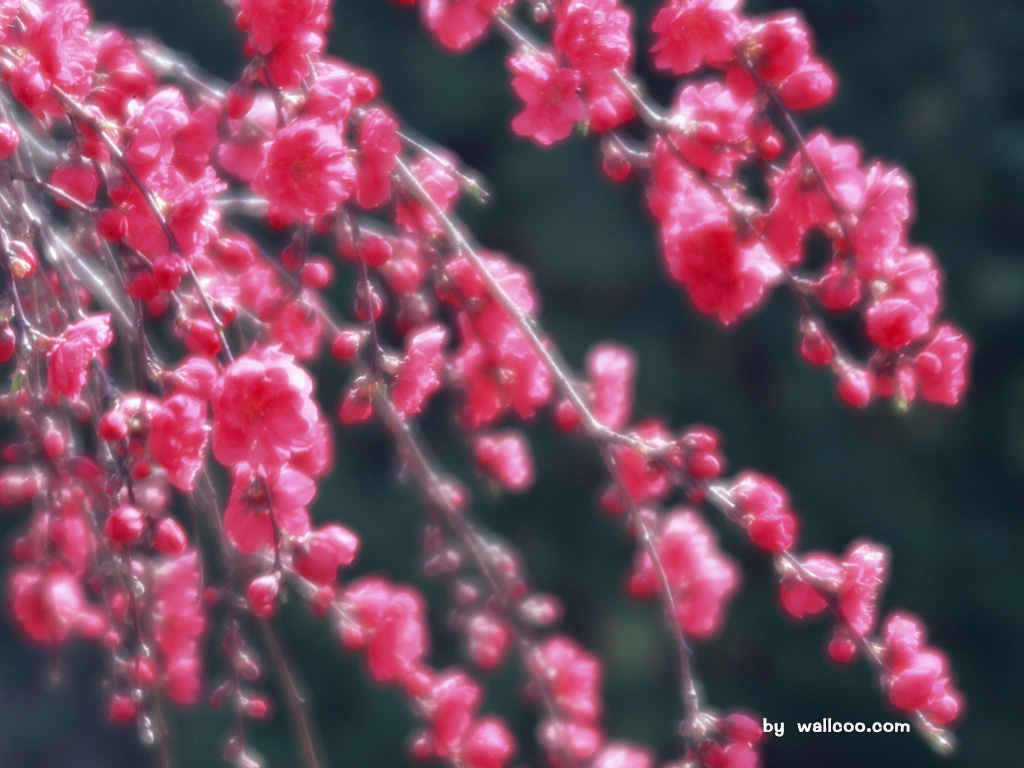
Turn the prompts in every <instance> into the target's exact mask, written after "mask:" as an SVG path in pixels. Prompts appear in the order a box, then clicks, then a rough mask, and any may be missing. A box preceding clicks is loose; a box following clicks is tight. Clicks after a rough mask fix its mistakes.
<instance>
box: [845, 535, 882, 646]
mask: <svg viewBox="0 0 1024 768" xmlns="http://www.w3.org/2000/svg"><path fill="white" fill-rule="evenodd" d="M842 566H843V583H842V585H841V586H840V589H839V612H840V614H842V617H843V619H844V620H845V622H846V625H847V627H848V628H849V629H850V631H852V632H853V633H854V634H857V635H861V636H863V635H866V634H867V633H868V632H870V631H871V630H872V629H873V628H874V626H875V619H876V612H877V607H878V605H877V604H878V597H879V593H880V592H881V590H882V588H883V587H884V586H885V582H886V580H887V579H888V578H889V552H888V550H886V549H885V548H884V547H881V546H879V545H878V544H875V543H873V542H862V543H857V542H855V543H854V544H851V545H850V549H849V550H848V551H847V553H846V554H845V555H844V556H843V562H842Z"/></svg>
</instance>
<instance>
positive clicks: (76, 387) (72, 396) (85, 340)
mask: <svg viewBox="0 0 1024 768" xmlns="http://www.w3.org/2000/svg"><path fill="white" fill-rule="evenodd" d="M113 341H114V334H113V332H112V331H111V330H110V315H107V314H104V315H92V316H91V317H88V318H86V319H85V320H80V321H79V322H77V323H75V324H73V325H70V326H68V327H67V328H66V329H65V330H64V332H63V333H62V334H61V335H60V337H59V338H58V339H57V340H56V341H55V342H54V344H53V346H52V347H50V351H49V352H47V359H48V367H47V379H46V380H47V386H48V387H49V389H50V393H51V394H52V395H53V396H54V397H60V395H65V396H66V397H67V398H68V399H69V400H71V401H72V402H78V397H79V395H81V393H82V388H83V387H84V386H85V382H86V380H87V379H88V376H89V365H90V364H91V363H92V362H93V360H94V359H95V358H96V355H97V354H98V353H99V351H100V350H101V349H105V348H107V347H109V346H110V344H111V343H112V342H113Z"/></svg>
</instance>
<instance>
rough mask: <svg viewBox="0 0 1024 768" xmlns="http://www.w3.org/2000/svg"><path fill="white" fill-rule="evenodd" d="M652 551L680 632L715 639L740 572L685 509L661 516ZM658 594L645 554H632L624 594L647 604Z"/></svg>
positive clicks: (702, 524) (701, 523) (701, 522)
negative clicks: (665, 580)
mask: <svg viewBox="0 0 1024 768" xmlns="http://www.w3.org/2000/svg"><path fill="white" fill-rule="evenodd" d="M655 547H656V549H657V551H658V557H659V560H660V561H661V567H662V568H664V570H665V574H666V575H667V576H668V581H669V584H671V585H672V589H673V593H672V599H673V602H674V603H675V609H676V616H677V618H678V620H679V624H680V626H681V627H682V628H683V631H684V632H685V633H686V634H687V636H688V637H692V638H694V639H697V640H701V639H707V638H710V637H712V636H714V635H716V634H717V633H718V631H719V630H720V629H721V627H722V624H723V623H724V622H725V612H726V609H727V606H728V604H729V601H731V600H732V598H733V596H734V595H735V594H736V592H737V591H738V590H739V586H740V571H739V568H737V566H736V564H735V563H733V562H732V560H730V559H729V558H728V557H727V556H726V555H725V554H723V553H722V552H721V551H720V550H719V549H718V545H717V543H716V541H715V536H714V534H713V533H712V532H711V530H709V529H708V527H707V524H706V523H705V522H704V519H703V518H702V517H701V516H700V515H699V514H697V513H696V512H694V511H693V510H689V509H676V510H674V511H671V512H669V513H668V514H666V515H665V516H664V517H663V518H662V521H661V524H660V526H659V530H658V534H657V541H656V542H655ZM659 590H660V587H659V582H658V579H657V575H656V572H655V569H654V565H653V563H652V562H651V559H650V557H649V556H648V555H647V553H646V552H642V551H640V552H638V553H637V557H636V559H635V560H634V562H633V570H632V573H631V574H630V577H629V593H630V595H632V596H633V597H635V598H649V597H653V596H654V595H656V594H658V592H659Z"/></svg>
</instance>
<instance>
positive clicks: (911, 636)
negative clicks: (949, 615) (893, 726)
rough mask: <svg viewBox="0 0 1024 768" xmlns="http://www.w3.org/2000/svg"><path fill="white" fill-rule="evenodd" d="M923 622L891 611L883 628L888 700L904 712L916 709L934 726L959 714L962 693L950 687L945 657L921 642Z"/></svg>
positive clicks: (922, 640)
mask: <svg viewBox="0 0 1024 768" xmlns="http://www.w3.org/2000/svg"><path fill="white" fill-rule="evenodd" d="M925 636H926V635H925V628H924V625H923V624H922V623H921V622H920V620H919V619H917V618H916V617H914V616H910V615H908V614H902V613H894V614H892V615H891V616H889V617H888V619H887V620H886V622H885V627H884V629H883V637H884V642H885V647H884V650H883V659H884V660H885V666H886V670H885V675H884V677H883V684H884V685H885V686H886V689H887V690H888V693H889V701H890V702H892V705H893V706H894V707H896V708H897V709H901V710H903V711H904V712H920V713H922V714H923V715H924V716H925V717H926V718H928V720H929V721H931V722H932V723H934V724H935V725H949V724H950V723H952V722H953V721H954V720H956V719H957V718H958V717H959V716H961V715H962V714H963V709H964V698H963V695H962V694H961V693H960V692H959V691H958V690H956V688H954V687H953V683H952V680H951V679H950V678H951V674H950V671H949V660H948V659H947V658H946V656H945V655H944V654H943V653H942V652H941V651H938V650H936V649H935V648H932V647H930V646H927V645H925V644H924V640H925Z"/></svg>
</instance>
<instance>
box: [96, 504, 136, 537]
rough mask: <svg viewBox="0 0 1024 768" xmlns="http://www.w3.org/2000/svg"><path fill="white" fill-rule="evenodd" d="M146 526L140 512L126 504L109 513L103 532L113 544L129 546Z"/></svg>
mask: <svg viewBox="0 0 1024 768" xmlns="http://www.w3.org/2000/svg"><path fill="white" fill-rule="evenodd" d="M145 526H146V521H145V518H144V517H143V514H142V512H141V511H140V510H139V509H138V508H137V507H133V506H130V505H128V504H125V505H122V506H120V507H118V508H117V509H115V510H114V511H113V512H111V513H110V516H109V517H108V518H107V522H106V523H105V524H104V525H103V531H104V533H106V534H107V536H108V537H109V538H110V540H111V541H113V542H114V543H115V544H131V543H132V542H134V541H136V540H137V539H138V538H139V536H141V535H142V531H143V529H144V528H145Z"/></svg>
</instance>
